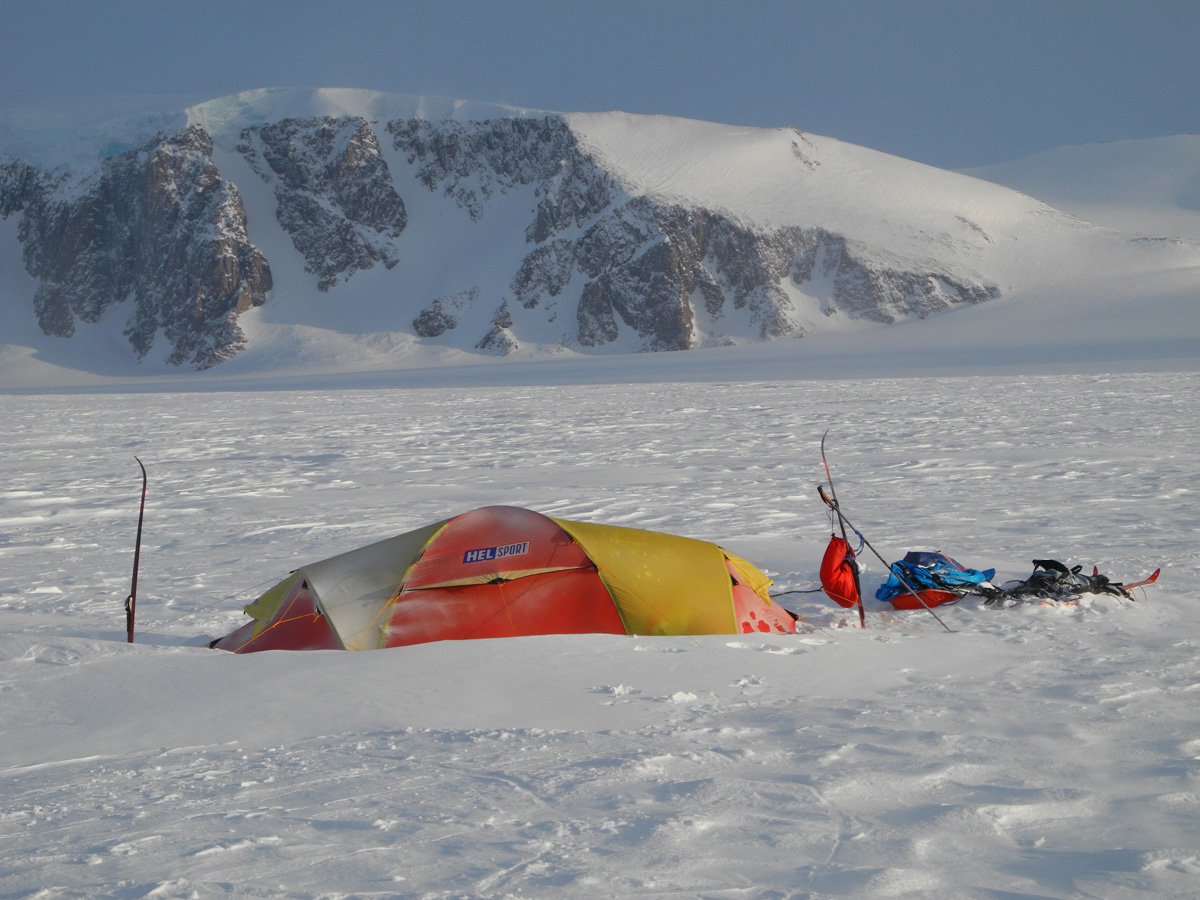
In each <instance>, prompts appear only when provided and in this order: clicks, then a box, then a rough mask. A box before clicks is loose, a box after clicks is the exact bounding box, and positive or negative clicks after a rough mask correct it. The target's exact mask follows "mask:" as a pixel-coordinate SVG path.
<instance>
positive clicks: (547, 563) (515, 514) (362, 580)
mask: <svg viewBox="0 0 1200 900" xmlns="http://www.w3.org/2000/svg"><path fill="white" fill-rule="evenodd" d="M770 584H771V580H770V579H769V578H767V576H765V575H764V574H763V573H762V572H760V571H759V570H758V569H757V568H755V567H754V566H753V565H752V564H751V563H749V562H747V561H746V560H744V559H741V558H739V557H737V556H735V555H734V554H732V553H730V552H729V551H727V550H724V549H722V548H721V547H718V546H717V545H716V544H711V543H709V542H707V541H698V540H693V539H691V538H684V537H677V536H675V535H670V534H662V533H659V532H654V531H642V530H640V529H636V528H622V527H619V526H614V525H592V524H588V523H584V522H571V521H567V520H565V519H555V518H551V517H549V516H544V515H542V514H540V513H536V512H533V511H531V510H527V509H519V508H516V507H511V506H489V507H485V508H483V509H477V510H474V511H472V512H468V513H464V514H462V515H460V516H455V517H454V518H452V519H447V520H446V521H443V522H437V523H435V524H433V525H427V526H425V527H424V528H418V529H417V530H416V531H410V532H407V533H406V534H401V535H398V536H396V537H393V538H388V539H387V540H383V541H380V542H378V543H376V544H370V545H368V546H366V547H361V548H359V549H357V550H351V551H350V552H348V553H343V554H341V555H340V556H334V557H331V558H329V559H326V560H322V561H320V562H316V563H312V564H310V565H306V566H302V567H301V568H299V569H297V570H296V571H295V572H293V573H292V574H291V575H289V576H288V577H287V578H285V579H284V580H283V581H281V582H279V584H277V585H275V586H274V587H273V588H271V589H270V590H269V591H267V592H266V593H265V594H263V595H262V596H261V597H259V598H258V599H257V600H255V601H254V602H253V603H251V604H250V605H249V606H247V607H246V613H247V614H248V615H250V616H251V617H252V618H253V620H252V621H250V622H247V623H246V624H245V625H243V626H242V627H241V628H238V629H237V630H236V631H234V632H233V633H232V634H229V635H227V636H226V637H223V638H221V639H220V640H217V641H214V642H213V645H212V646H214V647H219V648H221V649H223V650H231V651H233V652H234V653H250V652H254V651H257V650H284V649H286V650H321V649H340V650H375V649H379V648H382V647H399V646H404V645H407V644H421V643H425V642H427V641H442V640H466V639H471V638H493V637H515V636H517V635H533V634H586V633H606V634H644V635H668V634H743V633H750V632H765V633H774V634H792V633H794V632H795V619H794V618H793V617H792V615H791V614H790V613H788V612H787V611H786V610H784V609H783V608H782V607H780V606H779V605H777V604H775V603H772V602H771V600H770V598H769V597H768V595H767V588H768V586H769V585H770Z"/></svg>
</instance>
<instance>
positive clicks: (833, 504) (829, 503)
mask: <svg viewBox="0 0 1200 900" xmlns="http://www.w3.org/2000/svg"><path fill="white" fill-rule="evenodd" d="M817 493H818V494H820V495H821V499H822V500H824V501H825V505H826V506H828V507H829V508H830V509H832V510H833V511H834V512H836V513H837V514H838V516H839V517H840V518H843V519H845V518H846V517H845V515H844V514H843V513H842V510H841V507H840V506H838V504H837V501H836V500H831V499H830V498H829V497H827V496H826V495H825V487H824V485H820V484H818V485H817ZM846 524H847V525H849V526H850V527H851V528H854V523H853V522H851V521H850V520H849V519H846ZM854 531H855V532H856V533H857V534H858V536H859V537H861V538H862V542H863V544H865V545H866V546H867V547H868V548H870V550H871V552H872V553H874V554H875V555H876V556H877V557H879V561H880V562H881V563H883V565H884V568H886V569H887V570H888V571H889V572H891V573H892V574H893V575H895V576H896V578H897V579H898V580H899V581H900V583H901V584H902V585H904V586H905V587H906V588H907V589H908V592H909V593H910V594H912V595H913V596H914V597H916V598H917V601H918V602H919V603H920V604H921V605H922V606H923V607H925V609H927V610H928V611H929V614H930V615H931V616H933V617H934V618H935V619H937V620H938V623H939V624H940V625H941V626H942V627H943V628H945V629H946V631H948V632H950V633H951V634H955V631H954V629H953V628H951V627H950V626H949V625H947V624H946V623H945V622H943V621H942V617H941V616H939V615H938V614H937V613H935V612H934V611H933V608H932V607H931V606H930V605H929V604H928V603H926V602H925V599H924V598H923V597H922V596H921V595H920V594H919V593H918V592H917V591H916V589H914V588H913V586H912V585H911V584H909V583H908V582H907V581H906V580H905V579H904V577H903V576H902V575H901V574H900V573H899V572H897V571H896V570H895V569H893V568H892V567H891V566H890V565H889V564H888V561H887V560H886V559H884V558H883V557H882V556H879V551H878V550H876V549H875V548H874V547H872V546H871V542H870V541H868V540H867V539H866V538H865V537H863V533H862V532H861V531H859V530H858V529H857V528H854ZM858 602H859V603H862V595H861V594H860V595H859V601H858Z"/></svg>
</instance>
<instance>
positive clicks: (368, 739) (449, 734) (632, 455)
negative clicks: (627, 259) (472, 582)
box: [0, 355, 1200, 900]
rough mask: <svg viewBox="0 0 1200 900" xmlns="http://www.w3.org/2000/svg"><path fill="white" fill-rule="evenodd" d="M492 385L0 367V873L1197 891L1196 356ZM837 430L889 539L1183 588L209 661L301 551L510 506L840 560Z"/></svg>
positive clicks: (141, 888)
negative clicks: (1054, 371) (823, 487)
mask: <svg viewBox="0 0 1200 900" xmlns="http://www.w3.org/2000/svg"><path fill="white" fill-rule="evenodd" d="M675 356H678V355H675ZM560 367H562V368H564V369H565V368H566V366H565V365H561V366H560ZM630 368H635V366H634V365H632V364H631V366H630ZM494 371H495V373H496V374H497V378H496V381H495V383H494V384H492V385H490V386H483V385H478V384H477V385H474V386H470V387H465V386H455V385H450V386H429V387H424V388H418V387H412V388H407V389H365V390H364V389H347V390H291V391H285V390H281V391H237V392H212V391H209V392H203V391H197V392H190V393H141V392H127V393H57V394H54V393H44V394H25V395H18V394H9V395H0V411H2V413H3V417H4V421H5V422H6V425H7V427H6V435H7V438H8V441H7V443H8V450H7V459H8V466H7V471H8V472H9V473H10V475H9V478H8V479H6V483H5V485H4V488H3V490H0V535H2V537H0V557H3V566H2V568H0V721H3V722H4V740H3V742H0V785H2V791H3V796H4V803H3V806H2V808H0V860H2V861H3V862H2V864H0V896H3V897H33V896H37V897H51V898H58V897H213V896H218V897H288V898H312V897H367V896H371V897H403V898H449V897H472V898H500V897H516V896H522V897H545V898H561V897H598V898H600V897H604V898H607V897H638V898H647V897H654V898H659V897H706V898H782V897H793V898H799V897H807V898H833V897H847V898H848V897H854V898H894V897H921V898H946V900H951V898H954V900H959V898H980V900H984V898H987V900H995V898H1002V897H1003V898H1016V897H1022V898H1064V900H1065V898H1085V897H1087V898H1092V897H1104V898H1107V900H1119V898H1138V897H1156V898H1162V897H1168V898H1184V897H1189V898H1190V897H1194V896H1196V885H1197V884H1198V883H1200V838H1198V837H1197V835H1198V834H1200V828H1198V827H1197V826H1198V825H1200V730H1198V727H1197V726H1198V724H1200V716H1198V714H1197V697H1200V653H1198V652H1197V651H1198V649H1200V617H1197V615H1196V610H1197V606H1196V603H1197V600H1200V595H1198V594H1197V591H1196V588H1195V585H1196V584H1197V583H1198V582H1200V548H1198V547H1197V544H1196V540H1195V535H1196V533H1197V529H1198V528H1200V514H1198V511H1197V506H1196V497H1197V494H1198V492H1200V451H1198V450H1197V443H1196V423H1197V421H1200V403H1198V402H1197V397H1198V396H1200V392H1198V388H1200V376H1198V375H1197V374H1196V373H1195V372H1179V373H1169V372H1167V373H1151V374H1085V373H1081V374H1075V375H1041V376H1027V375H1008V376H994V377H969V376H963V377H939V378H875V379H865V380H852V381H844V380H825V381H823V380H762V381H723V380H720V379H714V380H711V381H708V382H703V381H695V382H659V383H656V382H655V381H653V380H647V381H645V382H644V383H639V384H630V385H626V386H623V387H614V386H612V385H604V384H591V385H589V384H574V385H565V386H537V385H534V386H529V385H520V384H510V383H506V382H505V380H504V379H503V378H502V377H499V373H500V371H501V369H500V368H499V367H497V368H496V369H495V370H494ZM647 371H648V372H650V373H651V374H652V375H653V373H655V371H656V370H654V369H649V370H647ZM431 380H432V379H431ZM826 428H829V429H831V432H830V435H829V441H828V446H829V451H830V460H831V465H832V468H833V473H834V477H835V478H836V479H837V485H838V491H839V496H840V497H841V499H842V502H843V505H844V507H845V509H846V512H847V515H849V516H850V517H851V519H852V521H853V522H854V524H855V525H856V526H857V527H858V528H860V529H861V530H862V531H863V533H864V534H865V535H866V536H867V538H868V539H869V540H870V541H871V543H872V545H873V546H874V547H876V548H877V549H878V550H880V552H882V553H884V554H885V555H886V556H887V557H888V558H889V559H892V558H899V556H901V555H902V554H903V553H904V552H905V551H907V550H909V549H921V548H924V549H933V548H937V549H941V550H943V551H944V552H948V553H951V554H952V555H954V556H956V557H957V558H959V559H960V560H961V561H963V562H964V563H966V564H968V565H972V566H978V567H983V566H995V567H997V568H998V569H999V575H998V577H999V578H1001V579H1007V578H1020V577H1024V576H1026V575H1028V574H1029V572H1030V570H1031V568H1032V566H1031V562H1030V561H1031V560H1032V559H1033V558H1035V557H1036V558H1040V557H1043V556H1049V557H1054V558H1058V559H1062V560H1065V561H1068V562H1070V563H1081V564H1084V565H1092V564H1096V565H1098V566H1099V567H1100V570H1101V571H1102V572H1104V573H1106V574H1109V575H1110V576H1111V577H1113V578H1114V579H1117V580H1133V579H1135V578H1137V577H1139V576H1142V575H1145V574H1147V573H1148V572H1150V571H1151V570H1153V569H1154V568H1155V567H1158V566H1162V567H1163V575H1162V576H1161V578H1160V580H1159V583H1158V584H1157V585H1155V586H1153V587H1152V588H1150V589H1148V590H1146V591H1145V592H1144V594H1143V595H1141V596H1140V597H1139V600H1138V601H1137V602H1129V601H1126V600H1121V599H1118V598H1114V597H1107V596H1106V597H1096V598H1088V599H1085V601H1084V602H1083V603H1081V604H1080V605H1079V606H1077V607H1039V606H1029V607H1021V608H1015V609H1009V610H988V609H984V608H981V607H980V606H979V604H978V603H977V602H973V601H965V602H964V603H962V604H960V605H959V606H958V607H954V608H950V609H944V610H943V611H942V617H943V619H944V620H945V621H946V622H947V624H948V625H949V626H950V627H952V628H953V629H956V633H954V634H948V633H945V632H943V631H942V629H941V628H940V627H939V626H938V625H937V623H936V622H935V621H934V620H933V619H932V618H931V617H930V616H929V615H928V614H927V613H924V612H920V613H917V612H909V613H896V614H894V615H893V616H891V617H890V618H886V619H885V618H884V617H882V616H880V615H879V614H877V613H875V612H872V613H871V614H870V616H869V627H868V628H867V629H866V630H860V629H859V628H857V627H856V619H855V617H851V616H847V615H846V614H845V613H844V612H843V611H842V610H841V609H839V608H837V607H835V606H833V605H832V604H831V603H830V602H829V601H827V600H823V599H821V597H820V595H813V594H798V595H793V596H792V597H791V598H789V599H788V601H787V602H789V603H791V604H792V605H793V607H794V608H795V609H796V610H797V611H798V612H800V613H801V614H802V615H803V616H804V617H805V619H804V621H802V622H801V623H800V624H801V633H800V634H798V635H796V636H794V637H758V636H746V637H742V636H734V635H730V636H701V637H694V638H693V637H678V638H644V637H643V638H618V637H613V636H601V635H597V636H571V637H539V638H528V639H514V640H495V641H484V642H446V643H438V644H428V645H423V646H418V647H412V648H404V649H398V650H384V651H375V652H367V653H341V652H310V653H287V652H272V653H260V654H254V655H248V656H233V655H230V654H226V653H222V652H220V651H214V650H209V649H207V648H205V647H204V646H202V644H203V642H204V641H206V640H207V639H210V638H213V637H216V636H219V635H221V634H224V633H226V632H228V631H230V630H232V629H233V628H234V627H235V626H237V625H238V624H240V622H241V621H243V620H244V617H243V616H242V615H241V613H240V608H241V606H242V605H244V604H245V603H246V602H248V601H249V600H250V599H252V598H253V596H255V594H256V593H257V592H258V591H261V590H263V589H264V588H265V587H266V586H267V585H269V584H270V583H272V582H273V581H274V580H276V579H278V578H280V577H282V575H284V574H285V573H286V572H287V571H289V570H291V569H293V568H295V567H296V566H297V565H299V564H302V563H304V562H308V561H313V560H315V559H319V558H323V557H325V556H328V555H331V554H333V553H337V552H340V551H342V550H346V549H350V548H352V547H355V546H358V545H361V544H364V543H366V542H368V541H371V540H374V539H377V538H380V537H384V536H387V535H391V534H394V533H398V532H400V531H403V530H407V529H410V528H413V527H416V526H419V525H422V524H425V523H427V522H430V521H434V520H436V519H439V518H442V517H444V516H446V515H449V514H453V513H457V512H462V511H466V510H468V509H472V508H475V507H477V506H482V505H487V504H492V503H509V504H514V505H521V506H526V507H530V508H533V509H537V510H540V511H543V512H549V513H552V514H555V515H560V516H564V517H568V518H574V519H583V520H590V521H597V522H610V523H617V524H624V525H630V526H636V527H645V528H652V529H660V530H666V531H671V532H675V533H681V534H686V535H690V536H694V537H699V538H705V539H712V540H717V541H719V542H721V543H722V544H724V545H725V546H728V547H729V548H730V549H731V550H733V551H734V552H737V553H739V554H742V555H744V556H746V557H748V558H750V559H752V560H754V561H755V562H757V563H758V564H759V565H760V566H762V567H764V568H765V569H767V570H768V571H769V572H770V573H771V574H772V575H773V577H774V578H775V580H776V589H778V590H793V589H807V588H811V587H812V586H813V581H814V579H815V578H816V572H817V568H818V566H819V560H820V556H821V553H822V551H823V548H824V543H825V540H826V539H827V537H828V535H829V530H830V524H829V522H828V521H827V519H826V517H825V515H824V513H823V507H822V505H821V504H820V502H819V500H818V499H817V497H816V493H815V485H816V484H817V483H819V482H820V481H821V479H822V478H823V474H824V473H823V470H822V468H821V463H820V457H819V452H818V443H819V439H820V436H821V433H822V432H823V431H824V430H825V429H826ZM135 454H136V455H138V456H139V457H140V458H141V459H142V460H144V462H145V463H146V466H147V469H148V470H149V473H150V490H149V495H148V501H147V510H146V522H145V536H144V543H143V550H142V566H141V572H140V578H139V590H138V594H139V598H138V600H139V602H138V613H139V622H140V629H141V631H140V633H139V635H138V638H137V642H136V643H135V644H133V645H132V646H131V645H129V644H127V643H124V642H123V639H124V634H123V627H124V617H123V614H122V611H121V604H122V600H123V599H124V597H125V594H126V593H127V591H128V587H129V579H130V574H131V559H132V554H131V550H132V543H133V533H134V530H135V527H136V516H137V498H138V493H139V489H140V477H139V472H138V469H137V466H136V464H135V463H134V461H133V458H132V457H133V456H134V455H135ZM866 563H867V566H868V573H867V574H866V576H865V582H866V584H867V585H868V586H870V587H871V588H873V587H874V586H875V585H877V584H878V583H879V582H880V581H881V580H882V576H881V572H882V571H883V566H882V564H880V563H879V562H878V560H874V559H867V560H866ZM875 605H876V604H874V603H872V604H871V606H872V608H874V606H875Z"/></svg>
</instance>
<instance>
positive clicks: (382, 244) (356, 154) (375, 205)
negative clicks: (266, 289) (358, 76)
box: [238, 117, 408, 291]
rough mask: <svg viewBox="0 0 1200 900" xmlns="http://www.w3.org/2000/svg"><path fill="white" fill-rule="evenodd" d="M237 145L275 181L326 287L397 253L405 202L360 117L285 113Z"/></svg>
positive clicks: (279, 200) (287, 218) (279, 205)
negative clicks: (289, 115)
mask: <svg viewBox="0 0 1200 900" xmlns="http://www.w3.org/2000/svg"><path fill="white" fill-rule="evenodd" d="M238 150H239V152H241V153H242V154H243V155H244V156H245V157H246V159H247V161H248V162H249V163H250V165H251V166H252V167H253V168H254V169H255V171H257V172H258V173H259V175H260V176H262V177H263V178H264V179H265V180H267V181H268V182H269V183H273V184H274V187H275V200H276V216H277V217H278V219H279V224H280V225H281V226H283V230H284V231H286V232H287V233H288V234H289V235H290V236H291V238H292V243H293V244H294V245H295V247H296V249H297V250H298V251H300V254H301V255H302V256H303V257H304V260H305V263H306V265H305V268H306V270H307V271H308V272H310V273H311V274H313V275H316V276H317V287H318V288H319V289H320V290H322V291H327V290H329V288H331V287H333V285H335V284H337V283H338V282H339V281H345V280H347V279H349V278H350V277H351V276H352V275H353V274H354V273H355V272H357V271H360V270H362V269H369V268H371V267H372V266H374V265H375V264H376V263H383V265H384V266H385V267H387V268H389V269H390V268H392V267H393V266H395V265H396V263H397V261H398V259H399V256H398V252H397V250H396V244H395V241H396V239H397V238H399V237H400V234H401V232H403V231H404V229H405V227H406V225H407V224H408V214H407V211H406V210H405V208H404V201H403V200H402V199H401V197H400V195H399V194H398V193H397V192H396V189H395V186H394V185H393V183H392V176H391V172H390V171H389V170H388V165H387V162H386V161H385V160H384V159H383V157H382V156H381V155H380V153H379V143H378V141H377V139H376V137H375V132H374V131H372V130H371V127H370V126H369V125H368V124H367V123H366V122H365V121H363V120H362V119H360V118H355V117H344V118H340V119H334V118H328V117H326V118H320V119H284V120H282V121H280V122H275V123H269V124H264V125H258V126H255V127H254V128H247V129H245V130H244V131H243V132H242V137H241V142H240V143H239V144H238Z"/></svg>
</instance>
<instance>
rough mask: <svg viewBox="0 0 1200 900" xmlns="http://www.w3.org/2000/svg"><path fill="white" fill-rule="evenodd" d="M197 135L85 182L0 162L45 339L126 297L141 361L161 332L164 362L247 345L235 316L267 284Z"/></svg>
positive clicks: (202, 358) (262, 264)
mask: <svg viewBox="0 0 1200 900" xmlns="http://www.w3.org/2000/svg"><path fill="white" fill-rule="evenodd" d="M211 157H212V143H211V141H210V140H209V137H208V135H207V134H206V133H205V132H204V131H203V129H200V128H194V127H193V128H188V129H186V130H184V131H183V132H181V133H180V134H178V135H175V136H173V137H169V138H163V139H160V140H156V141H154V142H152V143H150V144H147V145H146V146H144V147H141V148H139V149H137V150H134V151H130V152H127V153H123V154H120V155H118V156H114V157H111V158H109V159H107V160H105V161H104V162H103V164H102V165H101V166H100V167H99V168H97V169H96V170H95V171H93V172H91V173H89V174H88V176H87V177H86V178H84V179H82V180H77V179H73V178H72V177H71V176H70V175H69V174H60V173H37V172H34V171H33V170H31V169H29V168H28V167H23V164H21V163H16V162H10V163H9V164H8V166H6V167H5V168H6V170H7V173H8V174H7V175H6V176H5V179H4V183H5V184H6V185H7V187H8V189H7V190H4V191H3V192H2V193H3V197H4V199H3V200H2V201H0V212H3V213H4V214H5V215H11V214H12V213H14V212H18V211H19V212H20V213H21V214H22V217H21V221H20V226H19V235H20V240H21V243H22V247H23V259H24V262H25V267H26V269H27V270H28V271H29V274H31V275H33V276H34V277H35V278H38V279H39V280H40V282H41V285H40V287H39V288H38V291H37V295H36V296H35V297H34V301H33V302H34V309H35V312H36V313H37V317H38V322H39V324H40V325H41V327H42V330H43V331H44V332H45V333H46V334H48V335H56V336H59V337H70V336H71V335H72V334H74V332H75V329H76V324H77V323H79V322H82V323H94V322H96V321H98V320H99V319H100V317H101V316H102V315H103V314H104V313H105V311H106V310H108V309H109V308H110V307H112V306H114V305H116V304H120V303H124V302H126V301H131V302H132V305H133V310H132V313H131V314H130V315H129V316H128V319H127V322H126V327H125V330H124V334H125V336H126V337H127V338H128V339H129V343H130V345H131V346H132V348H133V350H134V352H135V353H136V354H137V356H138V358H139V359H140V358H142V357H144V356H145V355H146V354H147V353H148V352H149V351H150V348H151V347H152V346H153V344H154V341H155V336H156V334H158V333H159V332H160V331H161V332H162V335H163V337H164V338H165V339H166V341H167V342H168V344H169V345H170V348H171V349H170V352H169V354H168V357H167V358H168V361H169V362H171V363H173V364H176V365H178V364H182V363H190V364H192V365H193V366H195V367H197V368H206V367H208V366H211V365H214V364H215V363H218V362H221V361H222V360H224V359H228V358H229V357H230V356H232V355H233V354H234V353H236V352H237V351H238V350H239V349H240V348H241V347H242V346H243V345H244V343H245V335H244V334H243V333H242V330H241V328H239V327H238V324H237V316H238V314H239V313H241V312H243V311H245V310H246V309H249V308H250V307H251V306H257V305H260V304H262V303H263V302H264V301H265V300H266V297H267V293H268V291H270V289H271V271H270V267H269V266H268V264H267V260H266V258H265V257H264V256H263V255H262V253H260V252H259V251H258V250H257V249H256V248H255V247H254V245H253V244H251V243H250V240H249V236H248V234H247V230H246V215H245V210H244V209H243V207H242V202H241V197H240V196H239V194H238V190H237V188H236V187H235V186H234V185H232V184H230V183H229V182H228V181H226V180H225V179H223V178H221V176H220V174H219V173H218V172H217V169H216V166H215V165H213V162H212V158H211Z"/></svg>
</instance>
